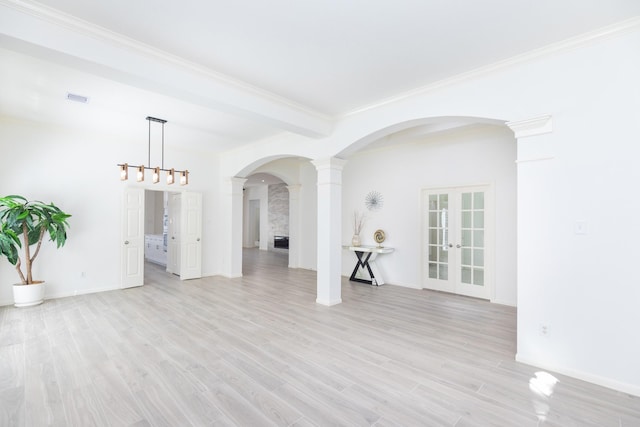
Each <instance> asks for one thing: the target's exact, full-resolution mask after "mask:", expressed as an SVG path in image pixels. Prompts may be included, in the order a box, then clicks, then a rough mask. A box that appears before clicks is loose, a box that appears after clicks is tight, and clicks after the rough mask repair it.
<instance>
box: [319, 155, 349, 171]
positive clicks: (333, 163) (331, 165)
mask: <svg viewBox="0 0 640 427" xmlns="http://www.w3.org/2000/svg"><path fill="white" fill-rule="evenodd" d="M346 163H347V161H346V160H344V159H339V158H337V157H325V158H322V159H316V160H312V161H311V164H313V165H314V166H315V167H316V170H321V169H336V170H342V168H344V165H345V164H346Z"/></svg>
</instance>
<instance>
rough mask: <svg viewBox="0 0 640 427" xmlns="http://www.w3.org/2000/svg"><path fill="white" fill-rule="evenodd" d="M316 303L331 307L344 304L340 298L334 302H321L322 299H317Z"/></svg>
mask: <svg viewBox="0 0 640 427" xmlns="http://www.w3.org/2000/svg"><path fill="white" fill-rule="evenodd" d="M316 303H318V304H322V305H326V306H328V307H331V306H332V305H336V304H340V303H342V298H338V299H336V300H332V301H324V300H321V299H319V298H317V299H316Z"/></svg>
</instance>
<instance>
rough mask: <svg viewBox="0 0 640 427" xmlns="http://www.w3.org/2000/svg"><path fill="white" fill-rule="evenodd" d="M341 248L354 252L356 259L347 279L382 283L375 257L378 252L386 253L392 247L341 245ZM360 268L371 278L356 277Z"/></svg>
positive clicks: (374, 283)
mask: <svg viewBox="0 0 640 427" xmlns="http://www.w3.org/2000/svg"><path fill="white" fill-rule="evenodd" d="M343 248H345V249H348V250H350V251H352V252H355V254H356V257H357V258H358V260H357V261H356V266H355V268H354V269H353V273H351V277H349V280H351V281H353V282H360V283H367V284H369V285H373V286H379V285H384V280H383V279H382V275H381V274H380V271H379V270H378V267H377V266H376V263H375V259H376V257H377V256H378V254H388V253H391V252H393V251H394V249H393V248H389V247H384V246H343ZM360 268H362V269H363V270H366V271H367V272H368V273H369V277H370V278H371V279H369V280H367V279H361V278H359V277H356V274H357V273H358V269H360Z"/></svg>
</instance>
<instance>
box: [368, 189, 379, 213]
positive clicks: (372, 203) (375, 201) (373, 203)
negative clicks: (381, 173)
mask: <svg viewBox="0 0 640 427" xmlns="http://www.w3.org/2000/svg"><path fill="white" fill-rule="evenodd" d="M382 204H383V200H382V194H380V193H378V192H377V191H369V194H367V195H366V197H365V198H364V205H365V206H366V207H367V209H369V210H370V211H377V210H379V209H380V208H382Z"/></svg>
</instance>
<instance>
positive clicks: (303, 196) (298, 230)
mask: <svg viewBox="0 0 640 427" xmlns="http://www.w3.org/2000/svg"><path fill="white" fill-rule="evenodd" d="M256 164H259V166H257V167H253V168H250V167H246V168H244V169H243V171H244V172H243V178H244V179H245V181H244V185H243V203H242V213H240V212H238V213H237V214H241V216H242V231H243V236H242V248H243V252H247V251H254V252H255V251H262V252H269V253H270V254H271V258H274V257H279V259H282V258H284V259H285V261H284V263H282V265H284V266H285V267H289V268H307V269H314V267H315V264H314V263H313V262H314V261H315V260H314V259H312V258H311V257H310V254H311V253H315V247H314V246H313V245H315V223H314V219H315V197H316V192H315V169H314V168H313V166H312V165H311V164H310V162H309V160H308V159H306V158H301V157H293V156H292V157H281V158H275V159H273V160H269V161H267V162H266V163H265V162H264V159H263V160H260V161H258V162H255V163H254V165H256ZM247 171H248V172H247ZM234 214H235V213H234ZM246 259H249V260H251V259H255V256H254V257H246ZM243 264H244V263H243ZM244 267H245V266H244V265H242V269H243V270H244Z"/></svg>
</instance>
